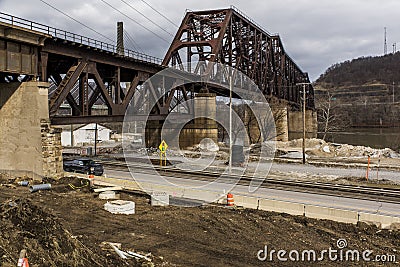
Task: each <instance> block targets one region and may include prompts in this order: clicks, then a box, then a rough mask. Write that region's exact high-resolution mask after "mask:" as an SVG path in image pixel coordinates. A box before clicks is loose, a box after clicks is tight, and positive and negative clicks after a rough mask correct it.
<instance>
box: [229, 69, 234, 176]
mask: <svg viewBox="0 0 400 267" xmlns="http://www.w3.org/2000/svg"><path fill="white" fill-rule="evenodd" d="M232 89H233V77H232V67H231V68H230V75H229V174H232V155H233V153H232V147H233V139H232Z"/></svg>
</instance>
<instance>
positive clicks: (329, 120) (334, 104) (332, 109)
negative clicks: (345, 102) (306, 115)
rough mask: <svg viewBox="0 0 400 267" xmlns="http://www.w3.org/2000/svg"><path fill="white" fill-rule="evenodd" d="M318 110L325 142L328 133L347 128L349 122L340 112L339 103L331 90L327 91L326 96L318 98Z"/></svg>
mask: <svg viewBox="0 0 400 267" xmlns="http://www.w3.org/2000/svg"><path fill="white" fill-rule="evenodd" d="M316 108H317V110H318V128H319V129H320V131H321V132H322V133H323V136H322V139H323V140H325V138H326V135H327V133H328V132H334V131H338V130H341V129H343V128H345V127H346V124H347V122H346V120H345V119H344V116H343V114H342V113H341V112H340V108H339V103H338V101H336V98H335V94H334V93H332V91H331V89H328V90H326V91H325V93H324V94H322V95H320V96H319V97H318V98H317V101H316Z"/></svg>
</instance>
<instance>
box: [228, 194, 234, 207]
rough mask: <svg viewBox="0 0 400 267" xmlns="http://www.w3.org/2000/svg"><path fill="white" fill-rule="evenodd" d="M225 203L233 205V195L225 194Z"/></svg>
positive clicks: (229, 205)
mask: <svg viewBox="0 0 400 267" xmlns="http://www.w3.org/2000/svg"><path fill="white" fill-rule="evenodd" d="M226 204H227V206H228V207H232V206H235V201H234V200H233V195H232V194H231V193H228V194H227V195H226Z"/></svg>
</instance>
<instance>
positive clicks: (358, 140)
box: [318, 128, 400, 150]
mask: <svg viewBox="0 0 400 267" xmlns="http://www.w3.org/2000/svg"><path fill="white" fill-rule="evenodd" d="M318 137H319V138H321V137H322V134H318ZM326 141H330V142H335V143H345V144H351V145H360V146H369V147H373V148H385V147H389V148H392V149H395V150H399V149H400V128H350V129H348V130H346V131H344V132H334V133H328V134H327V137H326Z"/></svg>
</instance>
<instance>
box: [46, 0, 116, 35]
mask: <svg viewBox="0 0 400 267" xmlns="http://www.w3.org/2000/svg"><path fill="white" fill-rule="evenodd" d="M39 1H40V2H42V3H43V4H45V5H47V6H49V7H51V8H53V9H55V10H56V11H58V12H60V13H61V14H63V15H64V16H66V17H68V18H70V19H72V20H73V21H75V22H76V23H78V24H80V25H82V26H83V27H85V28H88V29H89V30H91V31H93V32H95V33H97V34H98V35H100V36H102V37H103V38H105V39H107V40H109V41H111V42H112V43H114V41H113V40H112V39H110V38H108V37H107V36H105V35H104V34H102V33H100V32H98V31H96V30H95V29H93V28H91V27H89V26H87V25H86V24H84V23H82V22H80V21H79V20H77V19H75V18H73V17H71V16H70V15H68V14H67V13H65V12H64V11H62V10H60V9H58V8H56V7H55V6H53V5H51V4H49V3H47V2H46V1H44V0H39Z"/></svg>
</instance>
